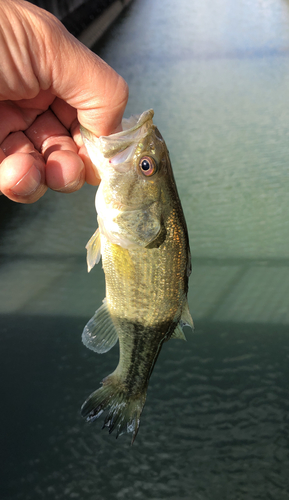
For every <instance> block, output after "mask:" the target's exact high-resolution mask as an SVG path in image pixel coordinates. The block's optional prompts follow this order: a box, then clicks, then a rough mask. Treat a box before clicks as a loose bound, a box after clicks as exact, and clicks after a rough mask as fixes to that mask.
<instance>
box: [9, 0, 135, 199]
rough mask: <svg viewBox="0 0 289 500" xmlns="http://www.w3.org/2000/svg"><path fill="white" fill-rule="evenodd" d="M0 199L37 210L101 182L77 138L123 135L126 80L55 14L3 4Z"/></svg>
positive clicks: (19, 0)
mask: <svg viewBox="0 0 289 500" xmlns="http://www.w3.org/2000/svg"><path fill="white" fill-rule="evenodd" d="M0 46H1V65H0V116H1V120H0V191H2V193H3V194H5V195H6V196H7V197H8V198H10V199H11V200H14V201H17V202H21V203H33V202H34V201H36V200H38V199H39V198H40V197H41V196H42V195H43V194H44V193H45V191H46V190H47V188H48V187H49V188H51V189H53V190H56V191H61V192H63V193H70V192H72V191H76V190H77V189H79V188H80V187H81V186H82V185H83V183H84V182H85V181H86V182H88V183H89V184H93V185H96V184H98V183H99V178H98V175H97V172H96V170H95V167H94V166H93V165H92V163H91V161H90V159H89V157H88V155H87V153H86V149H85V147H84V145H83V143H82V139H81V136H80V132H79V123H80V124H81V125H83V126H84V127H85V128H87V129H89V130H91V131H92V132H93V133H94V134H95V135H97V136H100V135H109V134H111V133H113V132H117V131H119V130H121V126H120V124H121V119H122V116H123V112H124V109H125V106H126V103H127V98H128V89H127V85H126V83H125V82H124V80H123V79H122V78H121V76H119V75H118V74H117V73H116V72H115V71H114V70H113V69H112V68H110V67H109V66H108V65H107V64H106V63H105V62H104V61H102V60H101V59H100V58H99V57H98V56H96V55H95V54H94V53H92V52H91V51H90V50H89V49H87V48H86V47H85V46H84V45H82V44H81V43H80V42H78V41H77V40H76V39H75V38H74V37H73V36H72V35H71V34H70V33H68V31H67V30H66V29H65V28H64V26H63V25H62V24H61V23H60V22H59V21H58V20H57V19H56V18H55V17H54V16H52V15H51V14H49V13H48V12H46V11H44V10H42V9H39V8H38V7H36V6H34V5H32V4H30V3H28V2H25V1H23V0H0Z"/></svg>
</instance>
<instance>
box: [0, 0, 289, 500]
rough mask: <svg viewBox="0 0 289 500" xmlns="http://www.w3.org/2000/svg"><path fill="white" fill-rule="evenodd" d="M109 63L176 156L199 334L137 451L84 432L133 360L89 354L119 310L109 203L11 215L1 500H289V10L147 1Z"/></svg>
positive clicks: (7, 215) (85, 195) (176, 361)
mask: <svg viewBox="0 0 289 500" xmlns="http://www.w3.org/2000/svg"><path fill="white" fill-rule="evenodd" d="M95 50H96V51H97V52H98V53H99V55H100V56H101V57H103V58H104V59H105V60H106V61H107V62H108V63H109V64H111V65H112V66H113V67H114V68H115V69H116V70H117V71H119V72H120V73H121V74H122V75H123V76H124V78H125V79H126V80H127V81H128V83H129V86H130V99H129V103H128V107H127V113H126V116H129V115H130V114H135V113H140V112H142V111H144V110H145V109H149V108H151V107H153V108H154V110H155V123H156V124H157V126H158V127H159V129H160V131H161V133H162V135H163V136H164V138H165V140H166V142H167V145H168V148H169V150H170V155H171V159H172V164H173V168H174V173H175V177H176V182H177V185H178V190H179V194H180V197H181V200H182V204H183V208H184V212H185V215H186V219H187V223H188V229H189V233H190V241H191V250H192V261H193V274H192V277H191V281H190V291H189V305H190V309H191V312H192V316H193V318H194V320H195V326H196V330H195V333H194V334H192V333H190V330H189V329H188V331H187V332H186V335H187V339H188V342H187V343H184V342H181V341H176V340H175V341H171V342H169V343H168V344H167V345H165V346H164V348H163V351H162V353H161V355H160V357H159V359H158V362H157V364H156V367H155V369H154V373H153V375H152V378H151V382H150V386H149V391H148V398H147V403H146V406H145V410H144V412H143V416H142V422H141V427H140V432H139V434H138V437H137V440H136V442H135V444H134V446H133V447H130V439H129V438H128V437H127V436H121V437H120V438H119V439H118V440H115V438H114V437H113V434H112V435H111V436H109V435H108V434H107V432H106V431H105V430H104V431H101V422H96V423H95V424H94V425H92V426H89V425H86V424H85V422H83V420H82V419H81V417H80V414H79V408H80V406H81V404H82V402H83V401H84V399H85V398H86V397H87V396H88V395H89V394H90V392H91V391H92V390H94V389H96V388H97V387H98V385H99V382H100V381H101V379H102V378H103V377H104V376H106V375H107V374H108V373H110V372H111V371H112V370H113V369H114V368H115V366H116V364H117V360H118V347H117V346H116V347H115V348H113V350H112V351H110V352H109V353H107V354H105V355H102V356H100V355H96V354H94V353H93V352H90V351H88V350H87V349H86V348H85V347H84V346H83V345H82V343H81V339H80V335H81V331H82V328H83V326H84V325H85V323H86V322H87V320H88V319H89V318H90V317H91V316H92V314H93V312H94V310H95V309H96V308H97V307H98V306H99V305H100V304H101V301H102V299H103V297H104V277H103V273H102V270H101V266H100V265H99V266H97V268H96V269H94V270H93V271H92V272H91V273H90V274H87V273H86V263H85V249H84V247H85V244H86V242H87V240H88V239H89V238H90V236H91V234H92V233H93V232H94V230H95V227H96V215H95V211H94V194H95V188H93V187H90V186H86V187H84V188H83V189H82V190H81V191H80V192H78V193H74V194H72V195H65V196H64V195H60V194H57V193H53V192H51V193H47V194H46V195H45V197H44V198H43V199H42V200H40V201H39V202H38V203H37V204H35V205H33V206H15V205H13V204H12V202H11V203H7V204H6V205H5V212H2V213H4V216H3V218H2V220H1V224H2V227H1V236H0V237H1V246H0V283H1V290H0V334H1V354H0V371H1V403H2V404H1V408H2V411H1V426H0V433H1V458H2V459H3V460H2V465H1V480H0V489H1V499H3V500H8V499H9V500H18V499H19V500H30V499H31V500H34V499H45V500H46V499H49V498H53V499H61V500H62V499H63V500H64V499H73V498H76V499H77V498H79V499H80V500H112V499H113V500H119V499H120V500H121V499H127V498H131V499H133V500H134V499H136V500H137V499H140V500H147V499H150V500H160V499H173V500H178V499H182V500H232V499H234V500H253V499H258V500H267V499H268V500H287V499H288V498H289V479H288V468H289V443H288V438H289V432H288V410H289V403H288V396H289V391H288V376H289V368H288V367H289V339H288V333H289V202H288V193H289V174H288V172H289V169H288V163H289V162H288V159H289V141H288V131H289V126H288V123H289V122H288V109H289V57H288V56H289V4H288V2H287V1H285V0H283V1H282V0H276V1H274V2H273V1H270V0H268V1H265V0H259V1H257V0H254V1H253V0H251V1H249V0H247V1H245V0H243V1H242V0H238V1H237V2H236V1H233V0H226V1H225V0H216V1H215V2H213V3H212V2H209V1H207V0H204V1H203V2H197V1H195V0H190V1H189V0H179V2H173V1H172V0H164V1H160V0H159V1H156V0H142V1H141V0H135V1H134V2H133V3H132V4H131V6H130V7H129V9H127V11H126V12H125V14H124V15H123V16H122V17H121V18H120V19H118V20H117V22H116V23H115V25H114V26H113V27H112V29H111V30H110V31H109V32H108V33H107V35H106V36H105V38H104V39H103V40H102V42H101V44H99V45H98V46H97V47H96V48H95ZM2 210H4V208H3V207H2Z"/></svg>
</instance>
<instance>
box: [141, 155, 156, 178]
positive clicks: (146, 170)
mask: <svg viewBox="0 0 289 500" xmlns="http://www.w3.org/2000/svg"><path fill="white" fill-rule="evenodd" d="M139 168H140V170H141V172H142V173H143V174H144V175H145V176H147V177H150V176H151V175H153V174H154V173H155V172H156V170H157V166H156V162H155V160H154V159H153V158H151V157H150V156H143V157H142V158H141V160H140V162H139Z"/></svg>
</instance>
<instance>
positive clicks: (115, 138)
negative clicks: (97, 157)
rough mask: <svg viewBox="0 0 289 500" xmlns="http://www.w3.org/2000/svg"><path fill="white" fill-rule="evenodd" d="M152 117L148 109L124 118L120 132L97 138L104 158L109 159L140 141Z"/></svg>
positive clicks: (152, 114) (145, 133) (150, 125)
mask: <svg viewBox="0 0 289 500" xmlns="http://www.w3.org/2000/svg"><path fill="white" fill-rule="evenodd" d="M153 116H154V111H153V109H149V110H148V111H144V112H143V113H142V114H141V115H133V116H131V117H130V118H124V119H123V120H122V128H123V130H122V131H121V132H117V133H116V134H112V135H109V136H101V137H99V139H98V140H99V149H100V151H101V152H102V154H103V156H104V158H107V159H111V158H113V157H114V156H116V155H117V154H118V153H122V152H123V151H125V150H126V149H127V148H129V147H130V146H133V145H135V144H137V143H138V142H139V141H140V140H142V139H143V138H144V137H145V136H146V135H147V134H148V132H149V130H150V129H151V127H152V125H153V121H152V120H153Z"/></svg>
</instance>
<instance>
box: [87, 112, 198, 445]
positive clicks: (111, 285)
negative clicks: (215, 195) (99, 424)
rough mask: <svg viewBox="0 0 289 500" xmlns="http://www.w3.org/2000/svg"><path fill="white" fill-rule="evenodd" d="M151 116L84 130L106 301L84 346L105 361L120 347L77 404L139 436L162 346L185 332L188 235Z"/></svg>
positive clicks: (90, 248) (94, 250)
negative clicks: (96, 179)
mask: <svg viewBox="0 0 289 500" xmlns="http://www.w3.org/2000/svg"><path fill="white" fill-rule="evenodd" d="M153 115H154V112H153V110H149V111H146V112H144V113H142V114H141V115H140V116H133V117H131V118H130V119H128V120H125V119H124V120H123V123H122V126H123V131H122V132H119V133H117V134H113V135H111V136H108V137H100V138H97V137H95V136H94V135H93V134H92V133H91V132H89V131H88V130H86V129H83V128H82V129H81V132H82V136H83V141H84V144H85V146H86V149H87V151H88V154H89V156H90V158H91V160H92V162H93V163H94V165H96V166H97V170H98V172H99V174H100V177H101V183H100V186H99V188H98V190H97V194H96V200H95V205H96V211H97V213H98V229H97V230H96V232H95V233H94V235H93V236H92V237H91V239H90V240H89V242H88V244H87V246H86V248H87V263H88V270H89V271H90V270H91V269H92V267H93V266H94V265H95V264H96V263H98V262H99V260H100V257H102V265H103V269H104V273H105V281H106V298H105V299H104V301H103V304H102V306H101V307H100V308H99V309H98V310H97V311H96V313H95V314H94V316H93V318H91V320H90V321H89V322H88V324H87V325H86V326H85V328H84V331H83V334H82V340H83V343H84V344H85V345H86V346H87V347H89V348H90V349H92V350H94V351H96V352H98V353H104V352H106V351H108V350H109V349H110V348H111V347H112V346H113V345H115V343H116V342H117V340H119V363H118V366H117V368H116V369H115V371H114V372H113V373H111V374H110V375H108V376H107V377H106V378H105V379H104V380H103V381H102V387H101V388H100V389H98V390H97V391H95V392H93V393H92V394H91V395H90V396H89V398H88V399H87V400H86V401H85V403H84V404H83V406H82V409H81V413H82V415H83V416H84V417H85V418H86V420H87V421H88V422H91V421H93V420H95V419H96V418H98V417H99V416H100V415H101V414H102V413H103V412H104V411H105V410H106V411H107V414H106V418H105V420H104V425H103V427H108V428H109V433H111V432H112V431H113V430H114V429H116V430H117V435H116V437H118V435H119V434H122V433H123V432H125V431H127V432H132V434H133V436H132V443H133V441H134V440H135V437H136V435H137V432H138V429H139V424H140V416H141V413H142V410H143V406H144V404H145V400H146V393H147V387H148V382H149V378H150V375H151V373H152V370H153V368H154V365H155V362H156V360H157V357H158V355H159V353H160V350H161V347H162V345H163V343H164V342H165V341H167V340H169V339H170V338H179V339H185V336H184V333H183V330H182V327H183V326H184V325H190V326H191V327H192V328H193V320H192V318H191V316H190V313H189V309H188V303H187V291H188V279H189V275H190V273H191V259H190V249H189V240H188V232H187V227H186V222H185V219H184V215H183V211H182V207H181V203H180V199H179V196H178V193H177V188H176V184H175V181H174V176H173V172H172V167H171V163H170V159H169V153H168V150H167V148H166V145H165V142H164V140H163V138H162V136H161V134H160V132H159V131H158V129H157V128H156V126H155V125H154V124H153V121H152V118H153Z"/></svg>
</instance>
